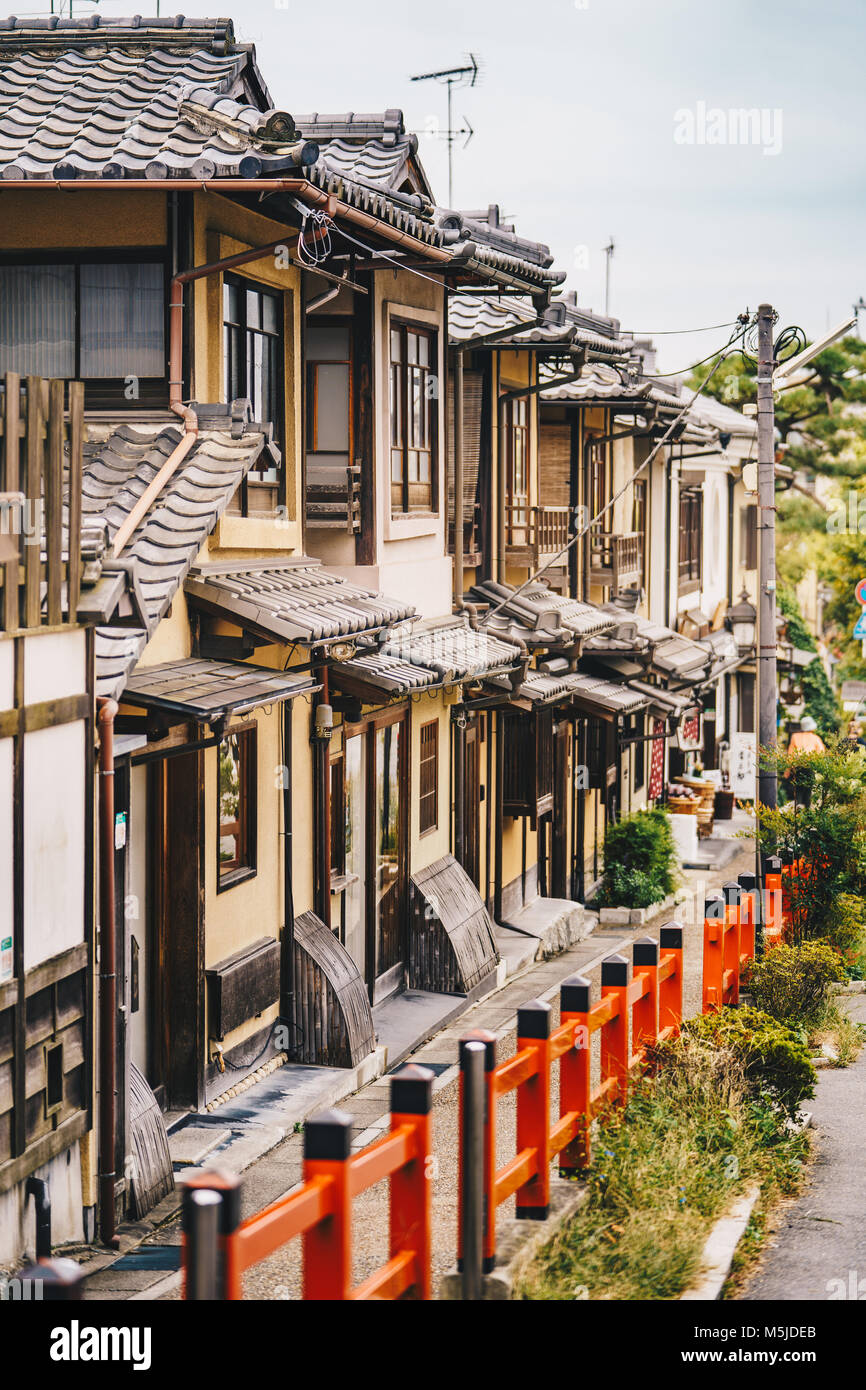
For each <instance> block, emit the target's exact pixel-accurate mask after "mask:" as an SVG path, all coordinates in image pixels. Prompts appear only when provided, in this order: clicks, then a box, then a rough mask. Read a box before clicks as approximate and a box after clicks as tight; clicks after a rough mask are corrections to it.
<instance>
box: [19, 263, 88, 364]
mask: <svg viewBox="0 0 866 1390" xmlns="http://www.w3.org/2000/svg"><path fill="white" fill-rule="evenodd" d="M0 371H3V372H21V373H22V374H23V375H28V374H30V373H32V374H34V375H35V376H66V377H71V376H74V375H75V269H74V267H73V266H71V265H6V266H2V267H0Z"/></svg>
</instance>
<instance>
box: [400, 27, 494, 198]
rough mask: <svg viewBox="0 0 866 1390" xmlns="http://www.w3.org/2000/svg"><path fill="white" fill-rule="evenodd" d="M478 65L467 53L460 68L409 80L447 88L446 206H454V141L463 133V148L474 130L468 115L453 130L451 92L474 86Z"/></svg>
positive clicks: (423, 74) (472, 54) (417, 76)
mask: <svg viewBox="0 0 866 1390" xmlns="http://www.w3.org/2000/svg"><path fill="white" fill-rule="evenodd" d="M478 75H479V67H478V59H477V58H476V57H475V54H474V53H470V54H469V62H468V63H467V64H465V65H464V66H463V67H460V68H442V69H441V70H440V71H439V72H419V73H418V74H417V75H416V76H415V77H410V78H409V81H410V82H444V83H445V85H446V86H447V88H448V124H447V127H446V129H445V131H444V132H443V134H444V136H445V140H446V142H447V145H448V206H449V208H453V206H454V167H453V165H454V141H455V140H456V139H458V137H459V136H461V135H465V136H466V139H465V140H464V141H463V148H464V150H465V149H466V146H467V145H468V144H469V141H470V140H471V139H472V136H473V135H474V134H475V131H474V130H473V129H472V126H471V125H470V124H469V118H468V116H464V117H463V121H464V124H463V125H462V126H458V127H457V129H456V130H455V128H454V125H453V123H452V117H451V94H452V92H453V90H454V88H455V87H474V86H475V84H476V83H477V81H478Z"/></svg>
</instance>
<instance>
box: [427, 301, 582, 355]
mask: <svg viewBox="0 0 866 1390" xmlns="http://www.w3.org/2000/svg"><path fill="white" fill-rule="evenodd" d="M510 324H513V325H514V330H515V331H514V334H513V335H512V336H511V337H509V338H501V339H498V340H497V342H496V343H495V344H492V345H491V346H496V347H507V346H508V345H509V344H511V343H512V342H513V343H514V344H515V345H516V346H523V345H527V344H529V343H550V344H551V345H554V346H559V345H562V344H568V343H571V342H572V341H573V340H574V328H573V327H572V326H571V325H568V324H565V323H563V322H562V321H558V320H557V319H556V318H551V319H545V320H544V321H543V322H542V323H539V322H538V316H537V314H536V312H535V310H534V309H533V308H532V305H531V304H528V303H527V302H526V301H525V300H520V299H515V298H509V299H497V298H495V296H493V295H487V294H455V295H452V296H451V297H450V298H449V300H448V337H449V340H450V341H451V342H452V343H465V342H467V340H468V339H470V338H479V337H483V336H484V335H485V334H487V333H498V332H499V330H500V329H503V328H508V327H509V325H510Z"/></svg>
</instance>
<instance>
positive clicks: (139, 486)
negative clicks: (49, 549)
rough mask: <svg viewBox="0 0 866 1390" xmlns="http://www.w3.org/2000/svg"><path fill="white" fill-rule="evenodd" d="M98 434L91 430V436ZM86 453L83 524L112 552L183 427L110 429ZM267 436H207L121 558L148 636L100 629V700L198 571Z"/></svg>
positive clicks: (254, 432)
mask: <svg viewBox="0 0 866 1390" xmlns="http://www.w3.org/2000/svg"><path fill="white" fill-rule="evenodd" d="M93 429H95V427H94V426H91V430H93ZM105 434H106V436H107V437H106V438H105V439H104V440H103V441H101V442H90V443H89V444H87V445H86V446H85V459H84V470H83V479H82V519H83V524H84V525H85V526H89V528H90V529H91V530H94V529H97V528H102V530H103V533H104V536H105V543H106V548H108V547H110V546H111V544H112V542H113V539H114V536H115V535H116V533H117V531H118V530H119V528H120V527H121V525H122V524H123V522H124V521H125V520H126V518H127V517H128V516H129V514H130V512H131V511H132V509H133V507H134V506H135V504H136V502H137V501H138V499H139V498H140V497H141V496H142V494H143V493H144V491H145V489H146V488H147V487H148V485H149V484H150V482H151V481H152V480H153V478H154V477H155V476H156V474H157V473H158V472H159V470H160V468H161V467H162V465H163V464H164V463H165V461H166V459H167V458H168V456H169V454H170V453H171V452H172V450H173V449H174V448H175V446H176V444H178V443H179V441H180V439H181V437H182V435H183V429H182V427H181V426H179V425H173V424H166V425H154V426H145V425H139V424H136V425H119V426H118V427H116V428H112V427H106V429H105ZM266 445H267V440H266V437H265V435H264V433H263V432H262V431H261V430H260V429H253V430H249V431H245V432H244V433H243V434H241V435H240V436H239V437H238V436H233V435H232V434H231V433H230V432H229V431H228V430H226V431H223V430H215V429H206V430H202V431H200V433H199V436H198V439H197V441H196V443H195V444H194V446H193V448H192V450H191V451H190V453H189V454H187V456H186V458H185V459H184V460H183V461H182V462H181V464H180V465H179V467H178V469H177V471H176V472H175V474H174V475H173V476H172V477H171V478H170V479H169V480H168V482H167V483H166V485H165V486H164V488H163V489H162V491H161V492H160V494H159V496H158V497H157V498H156V500H155V501H154V502H153V503H152V504H151V506H150V507H149V509H148V511H147V512H146V513H145V515H144V517H143V518H142V520H141V521H140V522H139V524H138V526H137V527H136V529H135V530H134V531H133V533H132V535H131V536H130V538H129V540H128V541H127V543H126V545H125V546H124V548H123V550H122V551H121V554H120V556H119V559H120V560H122V561H125V562H128V563H131V565H132V569H133V573H134V577H135V584H136V587H137V589H138V592H139V593H140V595H141V600H142V603H143V607H144V614H145V617H146V619H147V623H148V627H147V629H135V628H132V629H129V628H124V629H113V628H104V627H103V628H97V630H96V674H97V687H98V693H99V694H100V695H113V694H115V693H116V692H117V690H118V689H119V688H120V686H121V685H122V683H123V680H124V678H125V676H126V674H127V672H128V671H129V669H130V668H131V666H132V665H133V664H134V663H135V661H136V660H137V659H138V657H139V656H140V654H141V652H142V651H143V650H144V647H145V646H146V644H147V640H148V635H149V633H150V632H152V631H153V628H154V627H155V626H156V624H157V623H158V622H159V620H160V618H161V617H162V616H163V615H164V613H165V612H166V611H167V609H168V607H169V604H170V603H171V601H172V599H173V597H174V595H175V594H176V593H177V590H178V588H179V587H180V585H181V584H182V582H183V579H184V576H185V575H186V573H187V571H188V569H189V567H190V565H191V564H192V562H193V560H194V559H195V557H196V555H197V554H198V552H199V550H200V549H201V547H202V545H203V544H204V542H205V540H206V539H207V537H208V535H209V534H210V532H211V531H212V530H213V528H214V526H215V525H216V522H217V521H218V520H219V518H220V516H221V515H222V513H223V512H224V511H225V508H226V507H227V506H228V503H229V501H230V500H231V498H232V496H233V495H234V493H235V492H236V491H237V488H238V486H239V484H240V482H241V481H242V479H243V478H244V477H245V476H246V474H247V472H248V471H249V469H250V468H251V467H252V465H253V464H254V463H255V461H256V459H257V458H258V457H259V455H260V454H261V452H262V450H263V449H264V448H265V447H266Z"/></svg>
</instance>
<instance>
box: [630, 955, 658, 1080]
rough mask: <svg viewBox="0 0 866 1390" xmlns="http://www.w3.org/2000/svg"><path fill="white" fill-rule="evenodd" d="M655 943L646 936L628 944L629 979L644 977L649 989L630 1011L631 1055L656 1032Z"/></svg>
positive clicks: (656, 972)
mask: <svg viewBox="0 0 866 1390" xmlns="http://www.w3.org/2000/svg"><path fill="white" fill-rule="evenodd" d="M658 974H659V948H658V943H657V942H655V941H653V939H652V937H650V936H642V937H639V938H638V940H637V941H634V942H633V943H632V979H633V980H634V979H637V978H638V976H639V975H647V976H648V977H649V978H648V984H649V988H648V989H647V992H646V993H645V994H643V995H642V996H641V998H640V999H636V1000H635V1002H634V1003H633V1004H632V1009H631V1037H632V1043H631V1046H632V1052H633V1053H637V1052H641V1051H643V1049H644V1048H645V1047H646V1045H647V1043H654V1042H655V1040H656V1038H657V1037H658V1032H659V1015H658V990H659V983H658Z"/></svg>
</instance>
